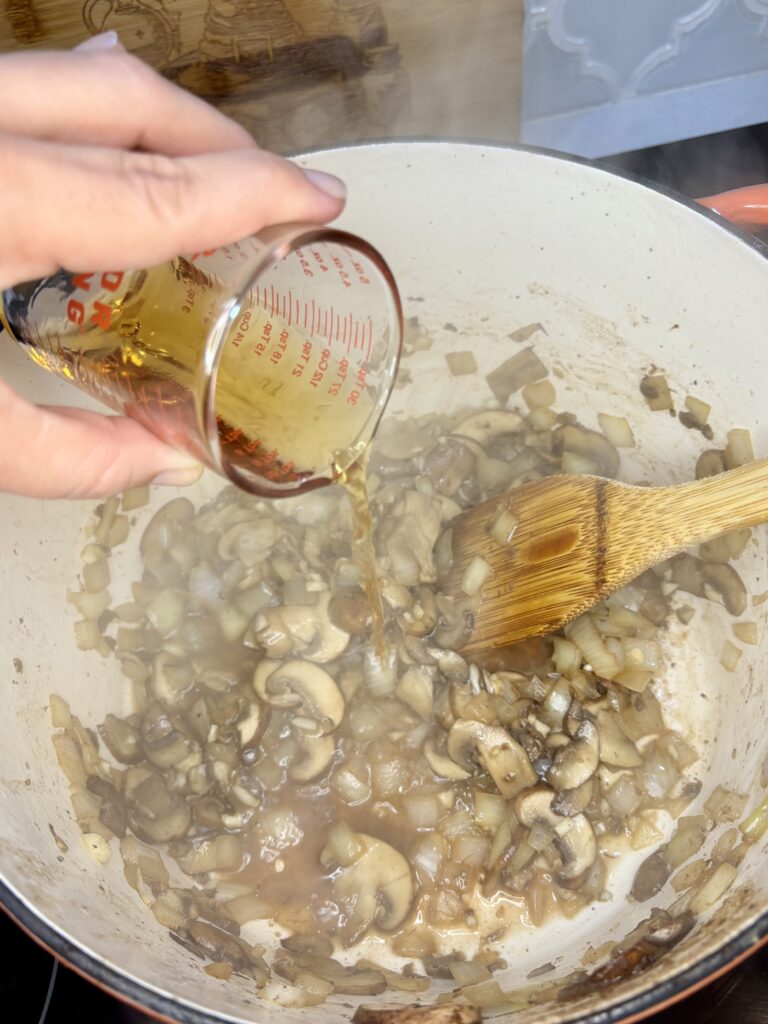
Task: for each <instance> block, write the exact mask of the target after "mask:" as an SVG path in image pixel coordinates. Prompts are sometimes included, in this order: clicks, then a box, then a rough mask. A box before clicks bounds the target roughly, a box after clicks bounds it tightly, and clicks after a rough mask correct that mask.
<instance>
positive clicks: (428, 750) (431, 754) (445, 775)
mask: <svg viewBox="0 0 768 1024" xmlns="http://www.w3.org/2000/svg"><path fill="white" fill-rule="evenodd" d="M424 760H425V761H426V762H427V764H428V765H429V767H430V768H431V769H432V771H433V772H434V773H435V775H438V776H439V777H440V778H442V779H451V781H454V782H460V781H461V780H462V779H468V778H469V776H470V772H468V771H466V770H465V769H464V768H461V767H459V765H457V764H456V762H455V761H454V760H453V759H452V758H450V757H447V756H446V755H445V754H440V753H438V751H437V750H436V749H435V743H434V740H432V739H428V740H427V741H426V743H425V744H424Z"/></svg>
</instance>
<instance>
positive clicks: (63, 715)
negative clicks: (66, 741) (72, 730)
mask: <svg viewBox="0 0 768 1024" xmlns="http://www.w3.org/2000/svg"><path fill="white" fill-rule="evenodd" d="M48 706H49V707H50V709H51V722H52V723H53V727H54V729H68V728H69V727H70V725H72V712H71V711H70V709H69V704H67V702H66V701H65V700H63V699H62V698H61V697H59V695H58V694H57V693H52V694H51V695H50V697H49V698H48Z"/></svg>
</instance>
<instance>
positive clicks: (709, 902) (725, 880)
mask: <svg viewBox="0 0 768 1024" xmlns="http://www.w3.org/2000/svg"><path fill="white" fill-rule="evenodd" d="M735 878H736V868H735V867H734V866H733V864H718V866H717V867H716V868H715V870H714V872H713V873H712V874H711V875H710V877H709V878H708V879H707V880H706V882H704V884H703V885H702V886H701V888H700V889H699V890H698V892H697V893H695V895H694V896H693V899H692V900H691V902H690V903H689V904H688V906H689V909H690V910H691V911H692V913H694V914H704V913H706V912H707V911H708V910H709V909H711V908H712V907H713V906H714V905H715V903H717V901H718V900H719V899H720V897H721V896H722V895H723V894H724V893H725V892H726V891H727V890H728V889H730V887H731V886H732V885H733V882H734V880H735Z"/></svg>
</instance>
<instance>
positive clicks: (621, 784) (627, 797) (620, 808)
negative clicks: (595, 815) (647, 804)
mask: <svg viewBox="0 0 768 1024" xmlns="http://www.w3.org/2000/svg"><path fill="white" fill-rule="evenodd" d="M605 799H606V800H607V801H608V805H609V806H610V808H611V810H612V811H613V813H614V814H616V815H618V816H619V817H620V818H627V817H629V815H630V814H634V812H635V810H636V809H637V805H638V804H639V803H640V796H639V794H638V792H637V790H636V789H635V784H634V783H633V782H632V779H631V778H630V777H629V776H628V775H621V776H620V777H619V778H618V779H617V780H616V782H614V784H613V785H612V786H611V787H610V789H608V790H607V791H606V794H605Z"/></svg>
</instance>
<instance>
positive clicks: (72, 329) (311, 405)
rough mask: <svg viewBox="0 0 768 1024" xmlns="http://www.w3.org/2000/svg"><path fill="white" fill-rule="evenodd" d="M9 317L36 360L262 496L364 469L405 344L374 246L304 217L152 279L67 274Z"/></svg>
mask: <svg viewBox="0 0 768 1024" xmlns="http://www.w3.org/2000/svg"><path fill="white" fill-rule="evenodd" d="M0 319H2V322H3V325H4V326H5V327H6V329H7V330H8V332H9V333H10V334H11V336H12V337H14V338H15V339H16V341H18V342H19V343H20V344H21V345H22V346H23V347H24V348H25V350H26V352H27V353H28V355H29V356H30V357H31V358H32V359H33V360H34V361H35V362H36V363H38V364H39V365H41V366H43V367H45V368H46V369H48V370H51V371H52V372H54V373H56V374H59V375H60V376H62V377H65V378H66V379H67V380H70V381H72V383H74V384H76V385H77V386H78V387H80V388H81V389H83V390H84V391H87V392H88V393H89V394H91V395H93V396H94V397H96V398H98V399H99V400H101V401H102V402H104V403H105V404H106V405H108V406H110V407H111V408H112V409H115V410H116V411H117V412H120V413H123V414H125V415H127V416H131V417H132V418H133V419H135V420H138V422H139V423H141V424H142V425H143V426H145V427H146V428H147V429H149V430H151V431H152V432H153V433H154V434H156V435H157V436H158V437H160V438H161V439H162V440H163V441H165V442H167V443H168V444H171V445H173V446H175V447H177V448H184V449H186V450H188V451H190V452H191V453H192V454H194V455H195V456H196V457H197V458H199V459H200V460H201V461H202V462H204V463H206V464H207V465H208V466H210V467H211V468H212V469H214V470H216V471H217V472H219V473H221V474H222V475H223V476H226V477H228V478H229V479H230V480H232V481H233V482H234V483H236V484H237V485H238V486H240V487H242V488H243V489H245V490H247V491H250V492H252V493H254V494H258V495H261V496H264V497H277V496H280V495H290V494H297V493H300V492H302V491H306V490H309V489H311V488H313V487H318V486H321V485H323V484H326V483H330V482H331V480H332V479H333V478H334V476H335V475H337V474H338V473H339V472H343V471H344V470H345V469H346V468H348V467H349V466H350V465H351V464H352V463H353V462H354V461H355V460H356V458H357V457H358V456H359V454H360V453H361V452H362V451H363V450H364V448H365V446H366V444H367V443H368V441H370V439H371V437H372V436H373V433H374V431H375V429H376V426H377V424H378V421H379V419H380V417H381V414H382V412H383V411H384V407H385V405H386V402H387V399H388V397H389V393H390V391H391V388H392V384H393V382H394V376H395V373H396V370H397V363H398V359H399V355H400V345H401V340H402V311H401V306H400V298H399V295H398V291H397V287H396V285H395V282H394V279H393V277H392V274H391V272H390V270H389V268H388V267H387V265H386V263H385V262H384V260H383V259H382V257H381V256H380V255H379V254H378V253H377V252H376V250H375V249H373V248H372V247H371V246H370V245H368V244H367V243H366V242H364V241H362V240H361V239H359V238H356V237H355V236H354V235H350V234H347V233H346V232H343V231H337V230H335V229H331V228H318V227H316V226H313V225H301V224H294V225H283V226H280V227H276V228H269V229H266V230H265V231H262V232H260V233H259V234H257V235H253V236H251V237H249V238H246V239H244V240H243V241H240V242H236V243H234V244H232V245H226V246H222V247H220V248H218V249H215V250H211V251H208V252H202V253H194V254H191V255H188V256H177V257H176V258H174V259H173V260H171V261H169V262H168V263H164V264H161V265H159V266H156V267H151V268H149V269H144V270H135V271H124V272H122V271H121V272H114V271H108V272H103V273H102V272H99V273H79V274H73V273H69V272H66V271H61V272H59V273H57V274H55V275H53V276H52V277H49V278H46V279H44V280H41V281H34V282H30V283H27V284H22V285H18V286H17V287H15V288H11V289H8V290H6V291H5V292H4V293H3V295H2V310H1V311H0Z"/></svg>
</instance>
